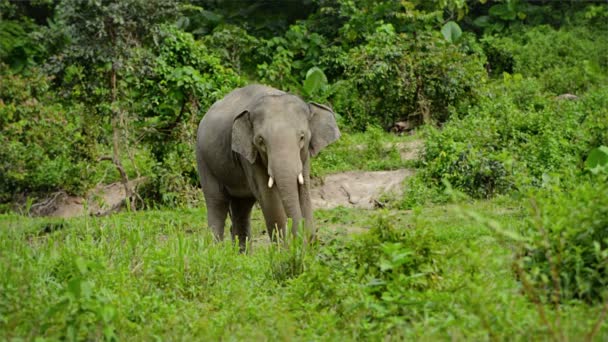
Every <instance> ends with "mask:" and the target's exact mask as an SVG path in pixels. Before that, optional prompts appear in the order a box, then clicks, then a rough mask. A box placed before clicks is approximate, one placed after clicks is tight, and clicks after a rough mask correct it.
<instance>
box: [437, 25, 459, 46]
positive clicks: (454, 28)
mask: <svg viewBox="0 0 608 342" xmlns="http://www.w3.org/2000/svg"><path fill="white" fill-rule="evenodd" d="M441 34H442V35H443V37H444V38H445V40H447V41H448V42H450V43H455V42H456V41H457V40H458V38H460V36H461V35H462V29H461V28H460V26H458V24H456V23H455V22H453V21H448V22H447V23H445V24H444V25H443V27H442V28H441Z"/></svg>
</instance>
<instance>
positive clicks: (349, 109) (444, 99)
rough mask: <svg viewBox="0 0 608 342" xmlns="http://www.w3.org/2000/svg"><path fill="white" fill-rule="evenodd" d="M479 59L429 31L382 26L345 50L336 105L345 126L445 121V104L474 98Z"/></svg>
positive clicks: (482, 76) (479, 79)
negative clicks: (413, 32)
mask: <svg viewBox="0 0 608 342" xmlns="http://www.w3.org/2000/svg"><path fill="white" fill-rule="evenodd" d="M482 65H483V63H482V60H481V58H480V57H479V56H478V55H476V54H472V55H466V54H465V53H463V52H462V51H461V50H460V48H459V47H458V46H456V45H452V44H450V43H448V42H446V41H445V40H444V39H443V38H440V37H438V36H437V35H435V34H432V33H420V34H419V35H417V36H414V37H412V36H409V35H406V34H403V33H396V32H395V29H394V28H393V26H392V25H390V24H385V25H380V26H378V27H377V28H376V32H374V33H373V34H370V35H368V36H367V37H366V42H365V44H362V45H359V46H356V47H354V48H352V49H351V50H349V51H348V54H347V56H346V68H345V78H346V81H345V84H343V85H340V86H341V87H346V88H347V89H348V91H337V92H336V95H335V97H334V99H332V100H333V101H334V105H335V109H336V111H337V112H338V113H341V114H342V115H343V116H344V118H345V121H346V123H347V124H349V125H351V126H352V127H354V128H356V129H363V128H365V125H367V124H370V123H371V124H378V125H381V126H385V127H388V126H390V125H392V124H393V123H394V122H395V121H398V120H404V119H410V120H414V122H417V123H421V122H423V121H424V122H430V120H436V121H440V122H443V121H445V120H447V118H448V117H449V114H450V111H449V108H451V107H455V106H459V105H461V104H464V103H469V102H475V99H476V97H477V94H478V92H477V90H478V88H479V84H480V83H483V82H484V80H485V71H484V69H483V66H482Z"/></svg>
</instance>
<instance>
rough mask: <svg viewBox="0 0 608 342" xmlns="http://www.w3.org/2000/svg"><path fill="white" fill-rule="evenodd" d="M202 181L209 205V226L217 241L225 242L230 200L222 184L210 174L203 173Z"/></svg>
mask: <svg viewBox="0 0 608 342" xmlns="http://www.w3.org/2000/svg"><path fill="white" fill-rule="evenodd" d="M203 174H204V175H205V176H204V178H203V179H202V180H201V185H202V187H203V194H204V195H205V202H206V205H207V225H208V226H209V228H211V231H212V232H213V237H214V238H215V240H216V241H222V240H224V225H225V224H226V217H227V216H228V204H229V198H228V196H227V195H226V193H225V192H224V191H223V190H222V186H221V184H220V183H219V182H218V181H217V180H216V179H215V177H213V176H211V174H210V173H209V172H206V173H203Z"/></svg>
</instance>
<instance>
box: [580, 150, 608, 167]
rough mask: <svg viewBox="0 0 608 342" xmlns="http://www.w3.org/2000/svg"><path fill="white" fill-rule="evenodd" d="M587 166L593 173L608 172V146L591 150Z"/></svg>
mask: <svg viewBox="0 0 608 342" xmlns="http://www.w3.org/2000/svg"><path fill="white" fill-rule="evenodd" d="M585 168H586V169H588V170H589V171H591V173H593V174H598V173H600V172H608V147H606V146H600V147H598V148H594V149H593V150H591V152H589V156H588V157H587V160H586V161H585Z"/></svg>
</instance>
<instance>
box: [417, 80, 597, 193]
mask: <svg viewBox="0 0 608 342" xmlns="http://www.w3.org/2000/svg"><path fill="white" fill-rule="evenodd" d="M605 93H606V89H605V88H599V89H595V90H593V91H591V92H589V93H588V95H587V96H585V97H584V98H582V99H579V100H577V101H568V100H560V99H555V98H551V97H550V95H549V94H547V93H544V92H543V91H542V90H541V86H540V84H539V82H538V81H536V80H534V79H524V78H523V77H522V76H521V75H514V76H510V75H505V77H504V79H503V81H502V82H498V83H496V84H495V85H494V88H493V90H489V92H488V94H487V96H486V97H485V99H484V100H483V101H481V102H480V104H479V106H478V107H474V108H473V109H472V110H471V111H470V112H469V113H468V114H467V115H466V116H464V117H463V118H460V119H453V120H452V121H450V122H449V123H448V124H446V125H445V126H444V128H443V129H442V130H441V131H440V130H437V129H434V128H429V129H427V130H426V131H425V134H424V136H425V141H426V146H425V152H424V156H423V159H422V164H423V169H422V172H420V173H419V175H418V176H417V177H422V179H424V180H425V182H427V184H429V185H430V186H435V187H437V186H439V187H442V186H443V185H442V182H443V181H444V180H445V181H448V182H449V183H450V184H451V185H452V186H454V188H456V189H459V190H461V191H464V192H465V193H467V194H468V195H470V196H473V197H476V198H484V197H490V196H492V195H494V194H496V193H504V192H507V191H509V190H511V189H522V187H526V186H529V185H536V186H538V185H542V184H543V183H544V179H545V177H546V176H547V175H555V174H559V175H560V177H558V178H561V179H562V181H563V182H564V184H568V183H569V182H570V181H572V179H571V178H572V175H574V174H576V173H580V171H581V166H582V162H583V160H584V159H585V158H586V154H587V153H589V151H590V150H591V149H592V148H593V147H596V146H598V145H599V144H603V143H604V141H605V140H606V139H607V137H606V132H605V131H604V130H602V129H599V127H605V124H604V123H601V122H604V121H605V120H606V119H607V118H608V117H607V115H608V113H607V112H606V110H605V109H604V108H605V104H606V100H605V98H603V96H602V95H600V94H605ZM556 123H559V124H556ZM591 127H597V128H591Z"/></svg>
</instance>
